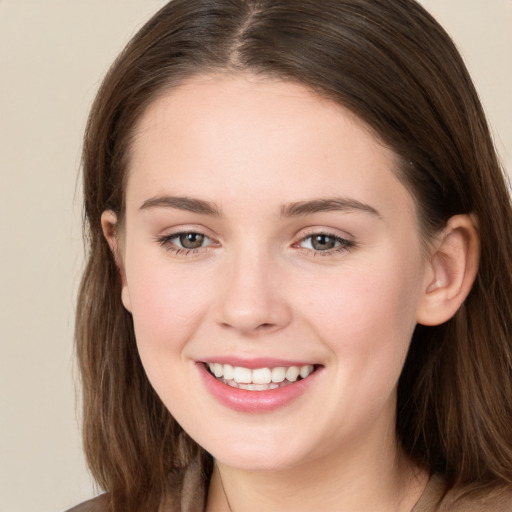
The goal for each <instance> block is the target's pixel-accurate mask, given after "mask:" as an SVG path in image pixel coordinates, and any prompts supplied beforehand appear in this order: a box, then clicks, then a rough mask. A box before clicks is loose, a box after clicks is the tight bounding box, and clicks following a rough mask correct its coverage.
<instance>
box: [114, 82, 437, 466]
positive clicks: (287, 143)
mask: <svg viewBox="0 0 512 512" xmlns="http://www.w3.org/2000/svg"><path fill="white" fill-rule="evenodd" d="M397 166H398V163H397V159H396V157H395V155H394V154H393V153H392V152H391V151H390V150H389V149H387V148H385V147H383V146H382V145H380V144H379V142H378V140H377V139H376V138H375V137H374V136H373V135H372V134H371V133H370V132H369V131H368V130H367V129H366V128H365V126H364V125H363V123H362V122H360V121H359V120H358V119H357V118H356V117H355V116H354V115H353V114H351V113H349V112H348V111H347V110H345V109H344V108H342V107H341V106H339V105H336V104H334V103H331V102H329V101H327V100H325V99H321V98H319V97H318V96H316V95H314V94H313V93H312V92H310V91H309V90H307V89H305V88H303V87H302V86H300V85H296V84H292V83H283V82H277V81H270V80H261V79H255V78H251V77H244V76H238V77H233V76H231V77H229V76H215V77H208V76H206V77H197V78H194V79H192V80H190V81H188V82H187V83H185V84H183V85H182V86H180V87H179V88H177V89H174V90H172V91H170V92H169V93H167V94H166V95H165V96H163V97H161V98H160V99H158V100H157V101H156V102H155V103H154V104H153V105H152V106H151V107H150V108H149V110H148V111H147V112H146V113H145V115H144V117H143V118H142V120H141V121H140V123H139V125H138V128H137V134H136V138H135V141H134V144H133V147H132V153H131V156H130V165H129V170H128V172H129V175H128V181H127V190H126V217H125V223H124V225H123V233H122V236H121V242H122V243H121V253H122V265H123V271H124V275H125V284H124V288H123V302H124V304H125V306H126V308H127V309H128V310H129V311H131V312H132V314H133V321H134V326H135V333H136V338H137V343H138V349H139V352H140V357H141V359H142V363H143V365H144V367H145V370H146V372H147V375H148V378H149V380H150V381H151V383H152V385H153V387H154V388H155V390H156V392H157V393H158V394H159V396H160V397H161V399H162V400H163V402H164V403H165V405H166V406H167V407H168V408H169V410H170V411H171V413H172V414H173V415H174V417H175V418H176V419H177V421H178V422H179V423H180V424H181V425H182V427H183V428H184V429H185V430H186V431H187V432H188V433H189V434H190V435H191V437H193V438H194V439H195V440H196V441H197V442H198V443H199V444H200V445H202V446H203V447H204V448H205V449H206V450H207V451H209V452H210V453H211V454H213V456H214V457H215V458H216V459H218V460H219V461H221V462H222V463H224V464H227V465H230V466H233V467H239V468H245V469H256V470H259V469H276V468H289V467H293V466H296V465H299V464H301V463H303V462H307V461H310V460H314V459H317V460H318V459H320V458H322V457H326V456H331V455H333V454H339V455H340V456H341V455H343V456H347V454H349V453H350V451H351V450H354V447H357V446H359V447H360V446H370V445H372V443H373V445H374V446H379V445H382V443H383V442H384V441H385V440H388V441H389V438H390V432H391V433H392V432H394V421H395V402H396V385H397V380H398V377H399V375H400V372H401V369H402V366H403V363H404V359H405V356H406V352H407V349H408V346H409V342H410V339H411V335H412V332H413V329H414V327H415V325H416V321H417V311H418V308H419V305H420V303H421V300H422V297H423V294H424V290H425V287H426V283H427V282H428V280H429V279H430V277H431V276H430V275H429V272H428V271H427V264H426V258H425V255H424V254H423V249H422V247H423V245H422V242H421V238H420V234H419V231H418V227H417V225H418V222H417V217H416V209H415V204H414V201H413V199H412V197H411V195H410V194H409V193H408V192H407V190H406V189H405V187H404V186H403V185H402V184H401V183H400V181H399V180H398V179H397V177H396V170H397ZM212 373H215V374H216V376H214V375H212ZM392 435H393V434H392Z"/></svg>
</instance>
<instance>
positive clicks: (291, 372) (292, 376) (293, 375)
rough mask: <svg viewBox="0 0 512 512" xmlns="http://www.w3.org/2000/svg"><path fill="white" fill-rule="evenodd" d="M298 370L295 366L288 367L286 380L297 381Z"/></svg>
mask: <svg viewBox="0 0 512 512" xmlns="http://www.w3.org/2000/svg"><path fill="white" fill-rule="evenodd" d="M299 373H300V368H297V366H290V368H288V370H286V380H289V381H290V382H295V381H296V380H297V377H298V376H299Z"/></svg>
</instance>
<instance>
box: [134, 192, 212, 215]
mask: <svg viewBox="0 0 512 512" xmlns="http://www.w3.org/2000/svg"><path fill="white" fill-rule="evenodd" d="M151 208H176V209H177V210H186V211H188V212H194V213H199V214H201V215H213V216H215V217H219V216H220V210H219V208H218V206H217V205H216V204H215V203H211V202H209V201H204V200H202V199H195V198H192V197H185V196H158V197H152V198H151V199H148V200H146V201H144V202H143V203H142V206H141V207H140V209H141V210H148V209H151Z"/></svg>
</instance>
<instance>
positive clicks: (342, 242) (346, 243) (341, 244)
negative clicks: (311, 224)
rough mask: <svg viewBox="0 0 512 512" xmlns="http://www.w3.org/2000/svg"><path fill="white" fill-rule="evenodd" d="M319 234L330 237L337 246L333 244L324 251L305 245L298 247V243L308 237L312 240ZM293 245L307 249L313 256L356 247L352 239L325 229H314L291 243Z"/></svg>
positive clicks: (328, 254) (331, 253) (330, 254)
mask: <svg viewBox="0 0 512 512" xmlns="http://www.w3.org/2000/svg"><path fill="white" fill-rule="evenodd" d="M321 236H324V237H327V238H330V239H331V240H332V241H333V242H334V243H335V244H338V246H337V247H336V246H335V247H334V248H332V249H327V250H324V251H321V250H315V249H310V248H307V247H300V244H302V243H304V242H305V241H306V240H308V239H309V240H312V239H313V237H321ZM310 243H311V242H310ZM293 246H294V247H297V248H299V249H302V250H304V251H307V252H308V253H309V254H312V255H313V256H315V257H316V256H332V255H333V254H338V253H341V252H345V251H349V250H351V249H353V248H355V247H356V243H355V242H354V241H352V240H348V239H346V238H342V237H340V236H337V235H335V234H333V233H328V232H326V231H314V232H312V233H310V234H308V235H306V236H304V237H302V238H301V239H300V240H299V241H298V242H297V243H295V244H293Z"/></svg>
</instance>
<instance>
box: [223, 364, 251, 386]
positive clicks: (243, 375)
mask: <svg viewBox="0 0 512 512" xmlns="http://www.w3.org/2000/svg"><path fill="white" fill-rule="evenodd" d="M215 377H217V375H215ZM218 377H220V375H219V376H218ZM233 380H234V381H235V382H237V383H238V384H250V383H251V382H252V371H251V370H250V369H249V368H242V367H241V366H235V370H234V371H233Z"/></svg>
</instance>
